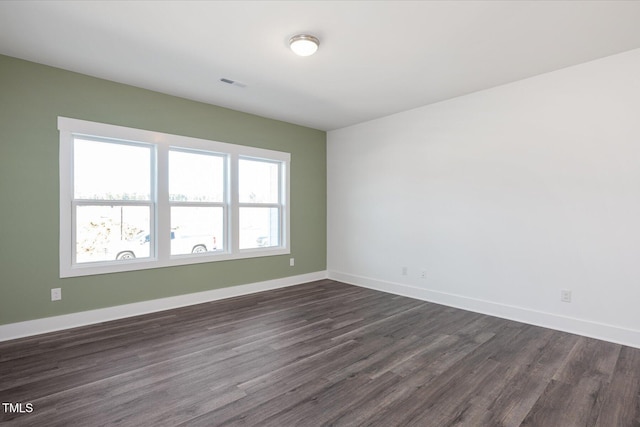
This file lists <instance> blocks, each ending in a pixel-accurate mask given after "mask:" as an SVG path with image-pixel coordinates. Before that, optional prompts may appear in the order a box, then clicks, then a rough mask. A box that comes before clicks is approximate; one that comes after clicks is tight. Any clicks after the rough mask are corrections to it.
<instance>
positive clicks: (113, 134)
mask: <svg viewBox="0 0 640 427" xmlns="http://www.w3.org/2000/svg"><path fill="white" fill-rule="evenodd" d="M58 130H59V131H60V158H59V164H60V277H77V276H88V275H94V274H105V273H115V272H124V271H135V270H145V269H151V268H161V267H170V266H176V265H186V264H199V263H205V262H214V261H224V260H233V259H244V258H256V257H264V256H273V255H287V254H290V253H291V250H290V248H291V246H290V245H291V241H290V228H291V221H290V173H289V170H290V163H291V154H290V153H285V152H281V151H274V150H266V149H262V148H255V147H248V146H243V145H235V144H229V143H224V142H218V141H210V140H206V139H200V138H192V137H187V136H181V135H172V134H167V133H162V132H154V131H148V130H142V129H134V128H129V127H124V126H116V125H109V124H104V123H96V122H90V121H86V120H79V119H72V118H68V117H58ZM78 135H84V136H89V137H99V138H100V137H102V138H111V139H117V140H123V141H134V142H141V143H146V144H152V145H154V146H155V147H156V165H157V171H156V173H157V183H156V187H157V188H156V191H157V198H156V212H155V214H156V215H155V218H156V223H155V228H156V231H157V232H156V240H158V242H157V243H156V244H157V245H158V246H157V247H156V251H155V252H156V255H155V258H140V259H135V260H127V261H105V262H95V263H82V264H74V263H73V251H74V249H73V248H74V246H75V243H74V239H73V237H72V235H73V230H72V221H71V215H72V214H73V208H72V201H73V188H72V185H73V176H72V175H73V159H72V153H73V148H72V147H73V138H74V136H78ZM170 148H183V149H189V150H203V151H208V152H215V153H223V154H226V155H227V156H228V159H229V160H228V165H227V167H228V169H229V170H228V174H227V179H228V181H227V183H226V185H227V190H228V191H229V195H230V197H229V199H230V201H229V203H230V209H229V212H228V219H227V224H226V230H225V231H226V233H227V236H228V237H227V238H226V240H227V244H226V247H225V250H224V251H219V252H213V253H207V254H197V255H184V256H170V254H169V251H170V249H169V248H170V240H169V239H170V236H169V233H162V232H158V231H159V230H169V229H170V206H171V204H170V202H169V197H168V195H169V189H168V180H167V179H166V177H167V176H168V170H167V165H168V155H169V154H168V153H169V149H170ZM241 157H244V158H246V157H250V158H255V159H264V160H271V161H278V162H281V165H282V180H283V182H282V187H281V191H282V195H281V196H282V197H281V203H280V205H281V206H282V219H281V220H282V223H283V224H282V225H281V236H280V239H281V242H280V246H277V247H264V248H256V249H243V250H242V251H240V250H239V249H238V247H239V229H238V218H239V203H238V202H239V200H238V159H239V158H241ZM165 234H166V236H165ZM163 240H164V242H163Z"/></svg>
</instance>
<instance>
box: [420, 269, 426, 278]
mask: <svg viewBox="0 0 640 427" xmlns="http://www.w3.org/2000/svg"><path fill="white" fill-rule="evenodd" d="M420 278H421V279H426V278H427V270H422V271H421V272H420Z"/></svg>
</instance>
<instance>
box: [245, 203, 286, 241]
mask: <svg viewBox="0 0 640 427" xmlns="http://www.w3.org/2000/svg"><path fill="white" fill-rule="evenodd" d="M279 210H280V209H278V208H240V249H250V248H262V247H268V246H279V245H280V232H279V229H280V215H279Z"/></svg>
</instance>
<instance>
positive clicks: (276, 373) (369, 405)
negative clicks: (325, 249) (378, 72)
mask: <svg viewBox="0 0 640 427" xmlns="http://www.w3.org/2000/svg"><path fill="white" fill-rule="evenodd" d="M0 401H2V402H13V403H17V402H21V403H27V402H29V403H31V404H32V405H33V412H31V413H24V414H9V413H5V412H4V411H1V409H2V408H0V424H2V423H6V425H25V426H40V425H41V426H76V425H77V426H100V425H124V426H175V425H185V426H187V425H188V426H219V425H225V426H227V425H259V426H278V427H283V426H319V425H375V426H385V427H388V426H405V425H408V426H410V425H411V426H412V425H415V426H437V427H440V426H450V425H460V426H474V427H476V426H544V427H548V426H559V427H570V426H603V427H617V426H638V425H640V350H638V349H633V348H629V347H625V346H621V345H616V344H611V343H607V342H603V341H598V340H594V339H589V338H584V337H579V336H576V335H571V334H567V333H562V332H557V331H552V330H549V329H544V328H539V327H535V326H530V325H525V324H522V323H517V322H511V321H507V320H502V319H498V318H494V317H489V316H484V315H480V314H475V313H470V312H466V311H462V310H457V309H452V308H448V307H444V306H440V305H436V304H430V303H426V302H422V301H417V300H412V299H409V298H404V297H397V296H393V295H390V294H385V293H381V292H376V291H372V290H368V289H363V288H358V287H354V286H349V285H345V284H342V283H337V282H333V281H330V280H324V281H320V282H314V283H310V284H305V285H301V286H295V287H290V288H285V289H280V290H276V291H270V292H265V293H261V294H255V295H250V296H244V297H238V298H233V299H228V300H224V301H217V302H212V303H206V304H200V305H197V306H191V307H186V308H181V309H177V310H171V311H165V312H161V313H155V314H150V315H145V316H139V317H135V318H129V319H124V320H119V321H114V322H108V323H104V324H100V325H94V326H88V327H83V328H77V329H74V330H68V331H63V332H57V333H51V334H46V335H40V336H37V337H32V338H26V339H21V340H15V341H10V342H5V343H0ZM3 425H4V424H3Z"/></svg>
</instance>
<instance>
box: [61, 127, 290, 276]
mask: <svg viewBox="0 0 640 427" xmlns="http://www.w3.org/2000/svg"><path fill="white" fill-rule="evenodd" d="M58 129H59V130H60V276H61V277H73V276H83V275H91V274H102V273H110V272H117V271H130V270H139V269H146V268H156V267H165V266H171V265H182V264H190V263H200V262H211V261H219V260H228V259H238V258H248V257H258V256H269V255H282V254H288V253H289V252H290V251H289V172H288V171H289V163H290V154H288V153H283V152H278V151H271V150H264V149H258V148H252V147H245V146H239V145H232V144H227V143H221V142H216V141H208V140H202V139H196V138H189V137H184V136H177V135H170V134H163V133H158V132H151V131H145V130H139V129H131V128H125V127H121V126H113V125H106V124H101V123H94V122H87V121H82V120H76V119H69V118H65V117H59V118H58Z"/></svg>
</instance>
